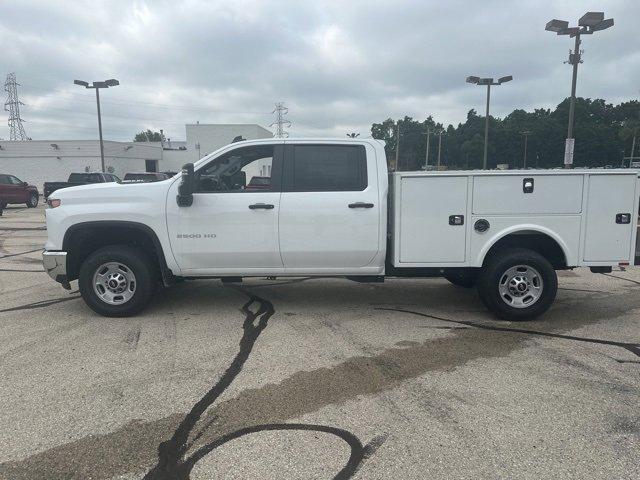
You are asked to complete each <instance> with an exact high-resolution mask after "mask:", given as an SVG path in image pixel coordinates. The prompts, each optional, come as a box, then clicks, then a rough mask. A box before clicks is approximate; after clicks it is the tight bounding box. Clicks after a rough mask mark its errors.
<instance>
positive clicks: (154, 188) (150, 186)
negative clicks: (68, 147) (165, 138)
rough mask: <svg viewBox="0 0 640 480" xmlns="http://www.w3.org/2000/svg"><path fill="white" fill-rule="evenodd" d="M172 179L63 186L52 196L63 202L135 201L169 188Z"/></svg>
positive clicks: (153, 195) (154, 195)
mask: <svg viewBox="0 0 640 480" xmlns="http://www.w3.org/2000/svg"><path fill="white" fill-rule="evenodd" d="M170 185H171V180H170V179H169V180H164V181H161V182H154V183H125V184H121V183H92V184H88V185H78V186H75V187H67V188H62V189H60V190H56V191H55V192H54V193H52V194H51V198H58V199H60V200H62V204H63V205H65V204H67V205H68V204H73V203H84V204H88V203H104V202H117V203H123V202H133V201H136V200H140V199H143V198H149V197H156V196H157V195H158V194H159V193H161V192H162V191H166V190H168V189H169V186H170Z"/></svg>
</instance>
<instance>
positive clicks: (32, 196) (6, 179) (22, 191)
mask: <svg viewBox="0 0 640 480" xmlns="http://www.w3.org/2000/svg"><path fill="white" fill-rule="evenodd" d="M39 199H40V194H39V193H38V189H37V188H36V187H35V186H34V185H29V184H28V183H27V182H23V181H22V180H20V179H18V177H15V176H13V175H7V174H4V173H0V209H2V208H4V207H6V206H7V205H9V204H11V203H24V204H26V205H27V207H29V208H35V207H37V206H38V200H39Z"/></svg>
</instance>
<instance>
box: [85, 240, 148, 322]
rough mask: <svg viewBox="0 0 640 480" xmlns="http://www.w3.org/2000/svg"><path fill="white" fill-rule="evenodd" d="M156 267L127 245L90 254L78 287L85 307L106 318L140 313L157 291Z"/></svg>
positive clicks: (142, 254) (114, 246)
mask: <svg viewBox="0 0 640 480" xmlns="http://www.w3.org/2000/svg"><path fill="white" fill-rule="evenodd" d="M155 285H156V281H155V275H154V268H153V263H152V262H151V261H150V260H149V258H148V256H147V254H146V253H145V252H144V251H143V250H141V249H138V248H134V247H130V246H128V245H109V246H107V247H103V248H100V249H99V250H96V251H95V252H93V253H92V254H90V255H89V256H88V257H87V258H86V260H85V261H84V262H82V266H81V267H80V275H79V277H78V287H79V289H80V294H81V295H82V298H83V300H84V301H85V303H86V304H87V305H88V306H89V308H91V309H92V310H93V311H94V312H96V313H99V314H100V315H104V316H105V317H128V316H132V315H135V314H136V313H138V312H140V311H141V310H142V309H143V308H144V307H145V306H146V305H147V304H148V303H149V300H151V296H152V295H153V292H154V290H155V288H154V287H155Z"/></svg>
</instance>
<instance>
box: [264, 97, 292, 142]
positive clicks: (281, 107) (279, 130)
mask: <svg viewBox="0 0 640 480" xmlns="http://www.w3.org/2000/svg"><path fill="white" fill-rule="evenodd" d="M271 113H275V115H276V121H275V122H273V123H272V124H271V125H269V126H270V127H273V126H275V127H276V131H275V133H274V134H273V136H274V137H276V138H287V137H288V136H289V132H287V131H286V130H285V128H289V127H291V122H290V121H289V120H287V119H286V118H284V117H285V115H286V114H287V113H289V109H288V108H287V107H286V106H285V104H284V102H278V103H276V108H274V109H273V111H272V112H271Z"/></svg>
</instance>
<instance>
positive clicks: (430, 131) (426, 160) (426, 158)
mask: <svg viewBox="0 0 640 480" xmlns="http://www.w3.org/2000/svg"><path fill="white" fill-rule="evenodd" d="M432 133H433V130H431V129H430V128H429V127H427V133H426V135H427V152H426V153H425V156H424V157H425V158H424V168H425V170H426V168H427V166H429V140H430V138H431V134H432Z"/></svg>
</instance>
